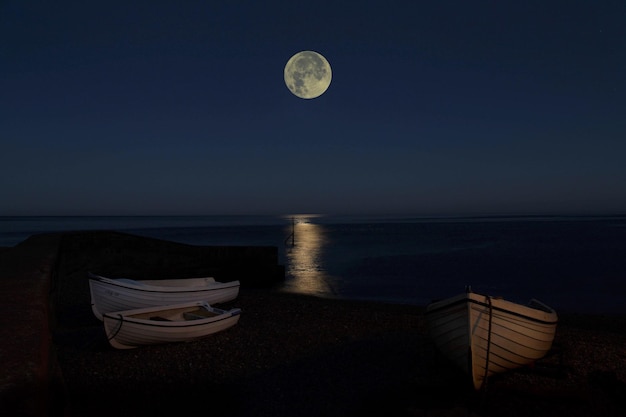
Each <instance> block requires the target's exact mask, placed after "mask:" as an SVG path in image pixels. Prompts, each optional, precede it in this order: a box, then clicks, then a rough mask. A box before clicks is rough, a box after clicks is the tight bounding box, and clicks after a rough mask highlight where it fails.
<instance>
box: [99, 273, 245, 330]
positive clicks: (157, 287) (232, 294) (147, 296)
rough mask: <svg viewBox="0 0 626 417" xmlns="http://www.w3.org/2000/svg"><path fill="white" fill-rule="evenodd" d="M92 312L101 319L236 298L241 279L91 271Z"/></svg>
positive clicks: (222, 301)
mask: <svg viewBox="0 0 626 417" xmlns="http://www.w3.org/2000/svg"><path fill="white" fill-rule="evenodd" d="M88 275H89V291H90V293H91V309H92V311H93V314H94V315H95V316H96V317H97V318H98V319H99V320H102V316H103V314H104V313H108V312H112V311H122V310H131V309H136V308H143V307H153V306H166V305H171V304H178V303H184V302H189V301H204V302H207V303H209V304H211V305H213V304H219V303H225V302H227V301H231V300H234V299H235V298H237V296H238V295H239V287H240V283H239V281H230V282H217V281H215V279H214V278H211V277H203V278H180V279H165V280H133V279H126V278H107V277H103V276H101V275H96V274H92V273H89V274H88Z"/></svg>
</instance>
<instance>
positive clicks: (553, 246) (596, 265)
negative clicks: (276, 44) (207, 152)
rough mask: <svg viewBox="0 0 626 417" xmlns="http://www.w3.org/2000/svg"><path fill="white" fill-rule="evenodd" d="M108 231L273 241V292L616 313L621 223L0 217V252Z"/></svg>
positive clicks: (223, 241) (625, 281)
mask: <svg viewBox="0 0 626 417" xmlns="http://www.w3.org/2000/svg"><path fill="white" fill-rule="evenodd" d="M92 230H113V231H119V232H124V233H130V234H134V235H138V236H146V237H151V238H157V239H164V240H168V241H174V242H180V243H185V244H191V245H203V246H213V245H217V246H222V245H226V246H233V245H243V246H276V247H277V248H278V253H279V262H280V263H281V264H282V265H284V266H285V274H286V276H285V280H284V282H283V283H282V284H280V285H279V286H278V288H277V290H278V291H285V292H293V293H301V294H308V295H312V296H316V297H324V298H337V299H350V300H374V301H380V302H386V303H397V304H411V305H420V306H424V305H426V304H428V303H429V302H432V301H434V300H438V299H442V298H446V297H450V296H453V295H456V294H458V293H461V292H464V291H465V290H466V288H468V287H470V288H471V289H472V290H473V291H475V292H480V293H484V294H489V295H493V296H501V297H504V298H505V299H509V300H511V301H515V302H522V303H524V302H527V301H529V300H530V299H532V298H536V299H538V300H540V301H542V302H544V303H545V304H548V305H550V306H552V307H553V308H555V309H556V310H557V312H558V311H563V312H574V313H577V312H578V313H597V314H614V313H617V314H624V313H626V215H625V216H485V217H476V216H475V217H419V216H415V217H412V216H356V215H355V216H346V215H343V216H332V215H320V214H288V215H276V216H269V215H263V216H251V215H250V216H248V215H245V216H244V215H234V216H217V215H214V216H73V217H63V216H56V217H36V216H30V217H20V216H13V217H6V216H5V217H0V246H5V247H6V246H14V245H17V244H19V243H20V242H22V241H24V240H25V239H27V238H28V237H29V236H31V235H33V234H39V233H50V232H64V231H92Z"/></svg>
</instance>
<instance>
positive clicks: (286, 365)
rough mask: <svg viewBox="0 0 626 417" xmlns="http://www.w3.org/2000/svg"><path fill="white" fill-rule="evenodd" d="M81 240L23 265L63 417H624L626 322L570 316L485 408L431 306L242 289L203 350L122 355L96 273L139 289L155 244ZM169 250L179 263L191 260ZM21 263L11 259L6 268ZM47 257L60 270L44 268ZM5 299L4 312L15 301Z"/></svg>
mask: <svg viewBox="0 0 626 417" xmlns="http://www.w3.org/2000/svg"><path fill="white" fill-rule="evenodd" d="M106 236H107V235H102V234H100V235H98V238H99V239H100V238H106ZM116 236H117V237H119V235H116ZM75 237H76V239H77V240H75V241H74V242H73V243H74V244H69V245H67V244H66V245H62V249H63V250H62V251H60V252H59V253H58V254H57V253H56V248H58V243H55V242H56V240H55V239H56V237H55V236H48V237H42V238H39V240H46V239H48V240H50V242H51V243H50V244H49V245H50V248H52V249H54V252H53V253H52V254H51V253H50V252H49V251H48V252H46V251H43V250H42V251H39V252H37V251H36V250H35V249H38V246H37V245H35V248H34V249H33V248H28V247H22V248H21V252H20V253H21V254H22V255H21V256H22V257H23V258H24V260H25V261H27V262H24V263H23V265H22V266H23V268H26V267H28V268H36V271H37V274H35V275H36V283H37V284H38V285H37V286H36V287H37V288H39V287H40V286H41V282H42V281H41V280H44V279H45V280H46V282H48V281H50V280H51V282H49V284H50V285H51V289H52V291H51V293H50V294H51V295H50V301H51V302H52V308H53V310H52V311H54V313H55V314H54V315H53V317H51V319H52V323H51V329H52V330H51V340H50V342H51V349H52V353H53V354H52V355H51V358H56V359H57V360H58V368H59V372H60V373H61V374H62V379H61V380H59V379H57V377H56V376H55V374H51V375H50V376H48V377H46V378H49V379H48V383H50V384H52V385H53V391H54V392H55V393H57V395H59V396H62V397H63V398H62V399H61V400H58V399H57V400H56V401H57V404H58V402H59V401H63V402H64V405H65V407H66V410H65V414H56V415H63V416H64V417H68V416H72V417H73V416H82V415H89V416H92V417H98V416H105V415H106V416H108V415H111V414H112V413H115V414H118V415H145V414H149V413H154V414H163V413H166V412H168V411H169V412H171V413H185V412H194V411H195V410H196V409H198V408H200V409H210V410H211V412H212V413H215V412H218V413H224V414H227V415H229V416H234V417H238V416H242V417H243V416H249V415H255V416H272V417H280V416H293V415H300V416H309V415H310V416H319V415H324V416H362V415H371V414H377V413H380V414H383V415H397V416H425V415H428V416H468V415H471V416H502V415H506V416H520V417H527V416H528V417H530V416H532V417H540V416H559V415H567V416H611V415H614V416H619V415H624V414H625V413H626V401H625V400H624V398H625V396H626V382H625V381H626V315H620V314H617V315H611V314H595V315H594V314H580V313H559V325H558V327H557V335H556V338H555V343H554V346H555V348H556V349H555V352H556V354H554V355H552V356H550V357H546V358H545V359H543V360H541V361H538V362H537V364H536V366H535V367H534V368H532V369H531V368H527V369H526V368H525V369H521V370H519V371H514V372H510V373H507V374H502V375H498V376H497V377H494V378H492V379H490V381H489V385H488V390H487V392H486V394H485V395H484V396H482V397H481V396H478V395H476V393H474V392H472V391H471V390H469V389H468V385H467V384H466V382H467V380H466V378H465V376H464V375H463V374H462V373H461V372H460V371H459V370H457V369H456V368H454V367H453V366H452V365H451V364H449V363H448V362H447V361H446V360H445V359H444V358H442V357H441V355H439V354H438V352H437V351H436V349H435V348H434V345H433V344H432V342H431V341H430V339H429V337H428V333H427V330H426V327H425V323H424V320H423V315H422V313H423V311H424V307H423V306H418V305H407V304H387V303H381V302H376V301H358V300H338V299H326V298H317V297H313V296H307V295H299V294H293V293H286V292H280V291H276V290H275V289H272V288H258V287H254V286H252V285H242V287H241V291H240V296H239V297H238V298H237V299H235V300H233V301H231V302H229V303H226V304H223V305H222V306H224V307H227V306H232V307H239V308H241V309H242V316H241V319H240V322H239V323H238V324H237V325H236V326H234V327H233V328H231V329H228V330H226V331H224V332H221V333H218V334H215V335H212V336H210V337H208V338H206V339H202V340H200V341H196V342H192V343H183V344H168V345H155V346H146V347H142V348H137V349H131V350H127V351H119V350H115V349H113V348H112V347H110V346H109V345H108V342H107V341H106V336H105V334H104V330H103V326H102V323H101V322H99V321H98V320H97V319H96V318H95V317H94V316H93V314H92V312H91V307H90V302H89V294H88V286H87V281H86V270H87V269H89V268H91V267H92V266H93V265H94V264H96V265H100V266H102V267H104V266H107V265H108V267H110V268H113V267H116V266H118V267H119V262H120V259H121V260H126V261H127V266H128V267H129V268H131V269H132V272H133V275H138V276H141V275H142V274H144V273H145V271H146V265H147V266H150V265H151V263H152V262H154V254H153V253H152V252H153V251H154V249H155V247H154V245H155V243H154V241H153V240H152V239H144V238H139V239H136V238H135V237H132V238H129V239H130V240H132V241H133V243H132V245H129V246H128V247H126V249H125V251H124V252H123V253H116V252H115V250H111V248H112V247H114V245H113V246H112V245H110V242H106V241H104V242H99V243H98V245H99V246H98V250H96V251H94V250H90V249H89V247H86V246H85V245H83V244H82V243H84V242H85V241H90V240H93V238H94V235H93V234H89V233H87V234H85V233H82V234H78V235H75ZM36 241H38V240H37V239H35V243H36ZM81 242H82V243H81ZM70 243H71V242H70ZM161 244H162V245H164V247H165V248H167V249H168V250H169V249H170V248H173V247H174V246H176V247H177V248H179V249H180V248H181V247H180V245H178V244H172V246H170V244H168V243H167V242H161V243H159V245H161ZM55 245H56V246H55ZM146 248H147V249H148V250H147V251H146ZM52 249H51V250H52ZM187 249H189V250H190V251H192V252H193V251H194V250H195V249H194V248H193V247H188V248H187ZM181 250H182V251H183V252H184V251H185V250H186V249H184V248H183V249H181ZM166 252H167V251H166ZM183 252H177V251H176V250H173V249H172V252H171V259H166V260H163V261H162V265H161V266H166V267H167V268H165V269H169V270H170V271H171V270H177V269H178V267H179V266H180V263H188V260H189V259H190V258H188V257H186V256H185V255H184V254H183ZM12 253H15V252H12V251H9V252H6V251H0V255H2V257H1V258H0V259H2V260H3V261H4V260H7V259H8V258H7V254H9V255H10V254H12ZM40 253H41V255H40ZM146 253H148V255H146ZM151 253H152V255H150V254H151ZM159 253H160V254H162V253H163V252H159ZM36 256H42V257H43V258H45V260H46V262H49V263H50V265H52V267H48V268H46V266H45V265H43V266H41V264H42V261H39V262H33V261H32V260H31V258H32V257H36ZM193 256H198V254H197V253H195V255H193ZM193 256H192V257H193ZM8 264H9V263H4V262H3V264H2V265H1V266H2V270H0V277H2V281H3V284H4V285H5V286H6V285H8V284H11V283H12V282H14V281H13V280H9V279H8V278H7V277H8V275H7V274H9V275H10V273H12V271H13V270H11V269H10V268H8V269H7V268H5V267H6V266H7V265H8ZM198 265H199V264H198ZM129 270H130V269H129ZM15 271H16V272H15V273H16V274H18V275H16V276H15V277H14V278H18V279H22V277H23V276H24V274H25V272H24V271H22V270H18V269H15ZM188 271H189V269H188ZM190 273H191V272H190ZM20 274H21V275H20ZM31 295H32V294H31ZM43 296H45V297H46V299H47V298H48V294H47V293H46V294H45V295H43ZM3 297H4V298H3V306H4V307H6V306H7V305H8V304H7V301H8V299H7V295H6V293H3ZM10 305H13V304H10ZM557 313H558V312H557ZM18 316H19V315H18ZM46 322H47V320H46ZM44 328H45V326H44ZM5 331H6V330H5ZM28 340H30V339H26V340H25V341H26V343H28ZM16 354H17V353H16ZM51 368H54V366H52V367H51ZM61 391H62V392H63V393H62V394H61ZM2 394H3V396H2V398H3V402H4V401H5V399H6V398H7V396H6V395H4V394H5V392H3V393H2ZM6 405H7V404H2V406H3V409H4V407H5V406H6ZM57 407H58V408H60V407H59V406H58V405H57ZM29 415H30V414H29ZM33 415H46V414H33Z"/></svg>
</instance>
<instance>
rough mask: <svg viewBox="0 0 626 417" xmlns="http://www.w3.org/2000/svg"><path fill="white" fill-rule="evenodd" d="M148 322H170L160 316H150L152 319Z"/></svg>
mask: <svg viewBox="0 0 626 417" xmlns="http://www.w3.org/2000/svg"><path fill="white" fill-rule="evenodd" d="M150 320H154V321H172V320H170V319H166V318H165V317H161V316H152V317H150Z"/></svg>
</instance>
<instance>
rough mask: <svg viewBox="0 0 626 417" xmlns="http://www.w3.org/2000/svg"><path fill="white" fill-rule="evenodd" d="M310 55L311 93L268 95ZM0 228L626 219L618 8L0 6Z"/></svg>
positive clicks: (17, 0)
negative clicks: (244, 220) (44, 221)
mask: <svg viewBox="0 0 626 417" xmlns="http://www.w3.org/2000/svg"><path fill="white" fill-rule="evenodd" d="M302 50H313V51H317V52H319V53H321V54H322V55H323V56H324V57H326V59H327V60H328V61H329V62H330V65H331V66H332V71H333V72H332V83H331V85H330V87H329V88H328V90H327V91H326V92H325V93H324V94H323V95H321V96H320V97H318V98H315V99H310V100H305V99H300V98H298V97H296V96H294V95H293V94H291V92H290V91H289V90H288V89H287V87H286V86H285V83H284V80H283V69H284V66H285V64H286V62H287V61H288V60H289V58H290V57H291V56H292V55H293V54H295V53H296V52H298V51H302ZM0 191H1V198H0V215H168V214H174V215H187V214H189V215H205V214H284V213H329V214H333V213H334V214H342V213H352V214H411V215H425V216H428V215H489V214H558V213H563V214H573V213H575V214H615V213H626V1H624V0H614V1H610V0H597V1H591V0H589V1H575V0H568V1H552V0H541V1H533V0H530V1H526V0H524V1H507V0H503V1H468V0H457V1H428V2H425V1H424V2H421V1H417V0H410V1H401V2H400V1H389V0H386V1H360V2H354V1H346V2H340V1H337V0H333V1H328V2H325V1H316V2H299V1H291V2H284V1H275V0H270V1H249V2H246V1H235V0H228V1H208V0H206V1H174V0H172V1H160V0H146V1H128V0H124V1H115V0H107V1H102V2H95V1H84V0H81V1H66V0H59V1H53V2H51V1H29V0H2V1H1V2H0Z"/></svg>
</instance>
